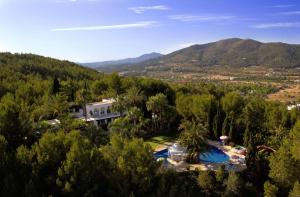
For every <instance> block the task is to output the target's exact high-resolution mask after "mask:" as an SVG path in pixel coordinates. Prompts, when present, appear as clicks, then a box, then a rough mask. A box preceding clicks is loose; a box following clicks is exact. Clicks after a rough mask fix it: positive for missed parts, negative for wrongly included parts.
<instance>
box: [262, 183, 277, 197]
mask: <svg viewBox="0 0 300 197" xmlns="http://www.w3.org/2000/svg"><path fill="white" fill-rule="evenodd" d="M277 192H278V188H277V187H276V186H275V185H272V184H271V183H270V182H269V181H267V182H265V184H264V197H276V196H277Z"/></svg>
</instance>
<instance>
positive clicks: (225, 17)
mask: <svg viewBox="0 0 300 197" xmlns="http://www.w3.org/2000/svg"><path fill="white" fill-rule="evenodd" d="M169 18H170V19H173V20H178V21H182V22H190V21H203V22H205V21H222V20H229V19H232V18H234V16H229V15H189V14H180V15H172V16H169Z"/></svg>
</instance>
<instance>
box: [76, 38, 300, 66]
mask: <svg viewBox="0 0 300 197" xmlns="http://www.w3.org/2000/svg"><path fill="white" fill-rule="evenodd" d="M152 54H154V55H152V56H151V55H149V54H148V55H144V56H146V57H147V58H148V59H147V58H146V59H145V58H144V59H143V58H141V57H143V56H141V57H139V58H138V59H139V61H131V60H136V59H134V58H133V59H127V60H120V61H111V62H101V63H98V64H96V63H93V64H92V65H93V67H94V68H97V69H99V70H101V71H107V70H109V71H126V70H144V69H147V68H149V67H150V68H153V67H164V68H172V67H205V66H206V67H207V66H229V67H248V66H261V67H267V68H295V67H299V66H300V45H298V44H286V43H281V42H276V43H275V42H270V43H263V42H259V41H256V40H252V39H240V38H231V39H225V40H220V41H217V42H211V43H207V44H197V45H192V46H190V47H187V48H183V49H180V50H177V51H175V52H172V53H170V54H167V55H161V54H157V53H152ZM128 60H130V61H128ZM82 65H85V66H90V65H88V64H82Z"/></svg>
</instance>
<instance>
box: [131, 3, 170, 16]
mask: <svg viewBox="0 0 300 197" xmlns="http://www.w3.org/2000/svg"><path fill="white" fill-rule="evenodd" d="M128 9H129V10H131V11H133V12H134V13H136V14H142V13H144V12H146V11H147V10H169V9H170V8H168V7H167V6H165V5H156V6H139V7H130V8H128Z"/></svg>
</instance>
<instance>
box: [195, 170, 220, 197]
mask: <svg viewBox="0 0 300 197" xmlns="http://www.w3.org/2000/svg"><path fill="white" fill-rule="evenodd" d="M198 183H199V186H200V188H201V189H202V192H203V194H204V195H205V196H215V195H216V194H215V191H216V187H217V185H216V178H215V176H214V174H213V172H212V171H202V172H200V174H199V176H198Z"/></svg>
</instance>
